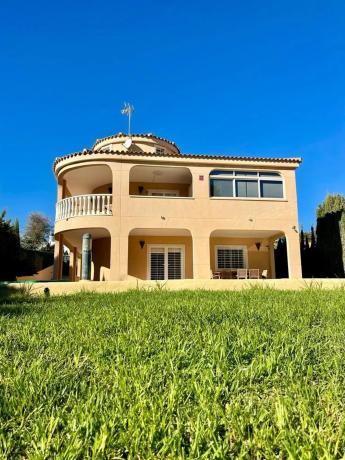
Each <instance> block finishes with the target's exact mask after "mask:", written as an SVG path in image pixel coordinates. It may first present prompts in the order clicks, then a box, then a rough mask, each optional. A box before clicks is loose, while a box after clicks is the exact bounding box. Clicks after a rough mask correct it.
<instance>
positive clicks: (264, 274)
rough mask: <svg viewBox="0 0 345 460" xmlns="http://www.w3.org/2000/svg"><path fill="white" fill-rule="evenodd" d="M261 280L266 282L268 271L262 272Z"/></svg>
mask: <svg viewBox="0 0 345 460" xmlns="http://www.w3.org/2000/svg"><path fill="white" fill-rule="evenodd" d="M261 278H262V279H263V280H266V279H267V278H268V270H262V273H261Z"/></svg>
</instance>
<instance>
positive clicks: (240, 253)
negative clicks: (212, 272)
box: [215, 246, 247, 270]
mask: <svg viewBox="0 0 345 460" xmlns="http://www.w3.org/2000/svg"><path fill="white" fill-rule="evenodd" d="M215 256H216V261H215V262H216V264H215V265H216V269H217V270H230V269H237V268H247V248H246V246H216V247H215Z"/></svg>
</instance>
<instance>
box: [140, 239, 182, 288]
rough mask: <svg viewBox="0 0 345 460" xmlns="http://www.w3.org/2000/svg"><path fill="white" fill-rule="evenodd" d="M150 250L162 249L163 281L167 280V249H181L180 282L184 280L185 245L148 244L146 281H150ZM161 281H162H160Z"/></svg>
mask: <svg viewBox="0 0 345 460" xmlns="http://www.w3.org/2000/svg"><path fill="white" fill-rule="evenodd" d="M151 248H164V280H165V281H166V280H168V253H169V251H168V249H169V248H177V249H181V265H182V267H181V280H183V279H185V264H186V262H185V245H184V244H148V245H147V279H148V280H151V263H150V262H151V257H150V256H151ZM162 281H163V280H162Z"/></svg>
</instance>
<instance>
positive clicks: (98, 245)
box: [92, 238, 111, 281]
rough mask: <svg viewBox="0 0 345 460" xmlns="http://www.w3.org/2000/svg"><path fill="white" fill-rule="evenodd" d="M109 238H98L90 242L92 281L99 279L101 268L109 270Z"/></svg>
mask: <svg viewBox="0 0 345 460" xmlns="http://www.w3.org/2000/svg"><path fill="white" fill-rule="evenodd" d="M110 244H111V240H110V238H98V239H96V240H94V241H93V242H92V262H93V267H94V268H93V270H94V275H93V279H94V281H103V280H102V279H100V273H101V267H105V268H110Z"/></svg>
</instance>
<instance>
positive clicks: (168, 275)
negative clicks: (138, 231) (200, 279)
mask: <svg viewBox="0 0 345 460" xmlns="http://www.w3.org/2000/svg"><path fill="white" fill-rule="evenodd" d="M184 263H185V262H184V246H175V245H171V246H170V245H169V246H160V245H149V246H148V279H151V280H164V279H165V280H178V279H183V278H184Z"/></svg>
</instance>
